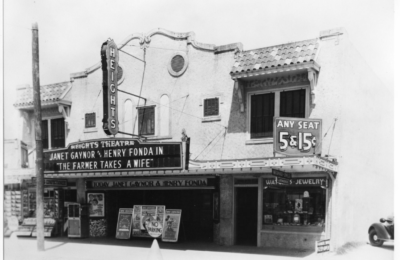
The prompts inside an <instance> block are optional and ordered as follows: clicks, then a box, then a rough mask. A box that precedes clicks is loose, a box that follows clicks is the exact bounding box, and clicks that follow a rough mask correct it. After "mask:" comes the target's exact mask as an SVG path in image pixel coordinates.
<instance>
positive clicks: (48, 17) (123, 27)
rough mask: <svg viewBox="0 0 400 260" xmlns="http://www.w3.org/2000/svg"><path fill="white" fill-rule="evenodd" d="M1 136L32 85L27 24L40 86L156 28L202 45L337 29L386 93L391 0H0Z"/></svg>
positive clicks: (251, 45)
mask: <svg viewBox="0 0 400 260" xmlns="http://www.w3.org/2000/svg"><path fill="white" fill-rule="evenodd" d="M3 8H4V11H3V12H4V13H3V15H4V17H3V30H4V31H3V32H4V38H3V48H4V52H3V55H4V56H3V59H4V60H3V66H4V68H3V77H4V78H3V82H4V93H3V95H4V117H5V118H4V119H5V120H4V138H6V139H10V138H17V136H16V133H17V131H15V129H14V125H15V124H13V123H12V121H13V120H14V118H15V116H16V114H15V113H16V111H15V109H14V108H13V106H12V104H13V103H14V101H15V89H16V86H18V85H22V84H29V85H31V86H32V31H31V28H32V23H34V22H37V23H38V27H39V48H40V49H39V55H40V58H39V59H40V83H41V85H45V84H52V83H57V82H63V81H68V80H69V79H70V77H69V76H70V74H71V73H74V72H79V71H83V70H85V69H86V68H88V67H90V66H92V65H94V64H96V63H97V62H98V61H100V46H101V44H102V43H103V42H104V41H105V40H107V39H108V38H112V39H114V41H115V42H116V43H117V44H118V43H120V42H122V41H123V40H124V39H126V38H127V37H128V36H129V35H130V34H133V33H147V32H149V31H150V30H152V29H155V28H158V27H161V28H164V29H167V30H171V31H175V32H189V31H192V32H194V33H195V34H196V40H197V41H198V42H202V43H209V44H215V45H224V44H229V43H235V42H241V43H242V44H243V47H244V50H249V49H255V48H261V47H267V46H271V45H276V44H283V43H287V42H292V41H299V40H307V39H311V38H316V37H318V36H319V33H320V32H321V31H323V30H327V29H333V28H337V27H344V28H345V29H346V31H347V32H348V34H349V37H350V40H351V42H352V43H353V45H354V46H355V47H356V49H357V50H358V51H359V52H360V54H361V55H362V56H363V58H364V59H365V61H366V62H367V63H368V64H369V66H370V67H371V68H372V70H373V71H374V72H375V73H376V75H377V76H378V77H379V78H380V79H381V81H382V83H383V84H382V86H380V87H384V88H386V89H387V90H388V91H393V84H394V81H393V60H394V59H393V46H394V36H393V31H394V21H393V19H394V2H393V1H392V0H345V1H343V0H335V1H325V0H294V1H291V0H279V1H265V0H264V1H257V0H247V1H243V0H242V1H238V0H230V1H227V0H223V1H220V0H213V1H210V0H203V1H181V0H171V1H160V0H145V1H142V0H135V1H130V0H129V1H125V0H113V1H89V0H79V1H76V0H68V1H64V0H57V1H54V0H52V1H51V0H35V1H32V0H4V6H3Z"/></svg>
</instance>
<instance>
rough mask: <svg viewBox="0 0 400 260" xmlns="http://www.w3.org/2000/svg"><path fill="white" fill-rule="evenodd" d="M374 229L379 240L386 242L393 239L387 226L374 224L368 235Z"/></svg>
mask: <svg viewBox="0 0 400 260" xmlns="http://www.w3.org/2000/svg"><path fill="white" fill-rule="evenodd" d="M372 229H375V230H376V234H377V235H378V238H379V239H384V240H388V239H391V237H390V235H389V232H387V230H386V228H385V226H384V225H382V224H381V223H374V224H372V225H371V226H370V227H369V229H368V233H369V232H371V230H372Z"/></svg>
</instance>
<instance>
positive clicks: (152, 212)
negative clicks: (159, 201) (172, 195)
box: [132, 205, 165, 237]
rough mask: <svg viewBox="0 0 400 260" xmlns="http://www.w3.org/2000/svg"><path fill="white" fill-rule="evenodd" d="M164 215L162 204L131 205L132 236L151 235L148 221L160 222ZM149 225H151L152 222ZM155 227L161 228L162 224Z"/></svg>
mask: <svg viewBox="0 0 400 260" xmlns="http://www.w3.org/2000/svg"><path fill="white" fill-rule="evenodd" d="M164 216H165V206H162V205H135V206H133V220H132V223H133V227H132V237H152V236H151V235H150V234H149V231H148V228H149V226H150V222H152V221H153V222H160V224H161V223H162V220H163V219H164ZM151 225H152V226H153V224H151ZM157 228H161V229H162V225H161V227H160V225H157ZM153 235H154V234H153ZM160 235H161V234H160Z"/></svg>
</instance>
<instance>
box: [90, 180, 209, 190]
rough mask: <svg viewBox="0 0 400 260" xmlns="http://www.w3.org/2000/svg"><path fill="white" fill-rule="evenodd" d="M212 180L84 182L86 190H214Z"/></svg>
mask: <svg viewBox="0 0 400 260" xmlns="http://www.w3.org/2000/svg"><path fill="white" fill-rule="evenodd" d="M213 180H214V179H212V178H210V179H209V178H185V179H175V178H174V179H119V180H94V181H86V188H87V189H96V190H98V189H101V190H107V189H130V190H131V189H142V188H164V189H165V188H174V189H176V188H186V189H187V188H201V187H203V188H207V187H210V188H214V187H215V184H214V182H213Z"/></svg>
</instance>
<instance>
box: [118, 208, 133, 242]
mask: <svg viewBox="0 0 400 260" xmlns="http://www.w3.org/2000/svg"><path fill="white" fill-rule="evenodd" d="M132 213H133V209H131V208H121V209H119V212H118V222H117V233H116V235H115V237H116V238H119V239H129V238H130V237H131V227H132Z"/></svg>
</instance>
